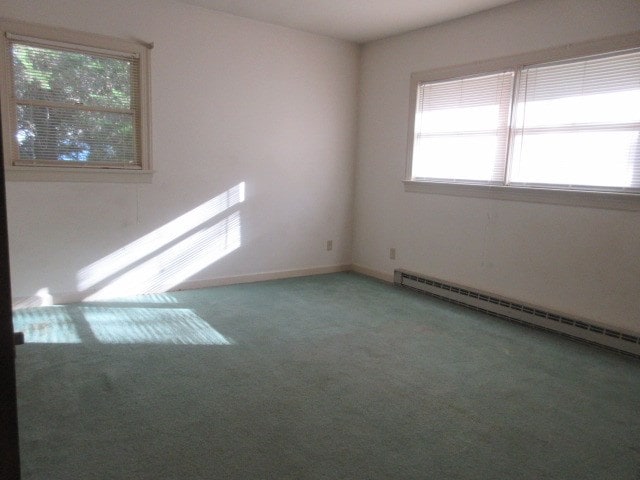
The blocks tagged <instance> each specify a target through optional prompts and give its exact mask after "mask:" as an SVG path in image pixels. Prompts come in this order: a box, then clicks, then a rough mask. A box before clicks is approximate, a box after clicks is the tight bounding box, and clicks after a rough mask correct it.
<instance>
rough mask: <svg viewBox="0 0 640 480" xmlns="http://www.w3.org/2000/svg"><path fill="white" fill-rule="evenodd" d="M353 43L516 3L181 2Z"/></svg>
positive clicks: (477, 0)
mask: <svg viewBox="0 0 640 480" xmlns="http://www.w3.org/2000/svg"><path fill="white" fill-rule="evenodd" d="M180 1H182V2H184V3H190V4H193V5H199V6H201V7H205V8H208V9H211V10H216V11H219V12H224V13H229V14H232V15H238V16H241V17H246V18H251V19H254V20H259V21H262V22H268V23H273V24H276V25H282V26H285V27H290V28H294V29H297V30H303V31H306V32H312V33H317V34H320V35H326V36H329V37H334V38H339V39H342V40H348V41H352V42H357V43H365V42H368V41H371V40H377V39H380V38H384V37H388V36H391V35H396V34H399V33H404V32H408V31H411V30H415V29H418V28H421V27H426V26H429V25H434V24H436V23H441V22H444V21H447V20H452V19H454V18H459V17H464V16H465V15H470V14H472V13H476V12H480V11H482V10H487V9H489V8H493V7H497V6H500V5H505V4H507V3H512V2H514V1H517V0H180Z"/></svg>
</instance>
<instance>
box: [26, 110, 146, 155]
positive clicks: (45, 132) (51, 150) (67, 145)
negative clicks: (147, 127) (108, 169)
mask: <svg viewBox="0 0 640 480" xmlns="http://www.w3.org/2000/svg"><path fill="white" fill-rule="evenodd" d="M17 114H18V115H17V117H18V118H17V120H18V122H17V124H18V130H17V133H16V140H17V142H18V145H19V151H20V160H21V161H26V162H29V161H40V162H52V161H60V162H70V161H76V162H85V163H87V164H91V163H108V164H114V165H120V166H131V165H135V164H136V155H135V146H134V135H133V130H134V128H133V124H134V123H133V116H132V115H131V114H123V113H111V112H91V111H83V110H69V109H61V108H50V107H40V106H33V105H19V106H18V107H17Z"/></svg>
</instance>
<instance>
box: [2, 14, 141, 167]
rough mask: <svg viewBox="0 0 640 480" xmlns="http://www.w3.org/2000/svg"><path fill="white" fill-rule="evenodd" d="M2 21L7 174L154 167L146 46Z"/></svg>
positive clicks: (4, 129) (4, 132) (3, 106)
mask: <svg viewBox="0 0 640 480" xmlns="http://www.w3.org/2000/svg"><path fill="white" fill-rule="evenodd" d="M2 27H3V31H2V42H3V65H2V67H3V72H4V75H5V77H4V81H3V82H2V87H1V88H2V114H3V117H2V119H3V122H2V124H3V135H4V138H3V139H4V144H5V154H4V156H5V168H6V170H7V173H8V174H10V173H11V172H15V171H18V172H27V173H31V172H34V171H35V172H39V173H42V172H57V173H63V174H71V175H73V174H74V172H78V171H82V172H92V173H94V174H95V173H99V172H109V173H119V174H120V175H121V176H122V174H124V175H126V174H136V173H145V172H149V171H150V168H151V165H150V159H149V146H148V142H149V127H148V104H149V99H148V88H147V82H148V78H147V76H148V68H147V62H148V59H147V56H148V53H147V50H148V48H147V47H146V46H144V45H140V44H137V43H133V42H126V41H122V40H119V39H112V38H109V37H101V36H93V35H88V34H83V33H76V32H71V31H68V30H57V29H49V28H47V27H42V26H35V25H27V24H22V23H17V22H11V23H8V24H7V23H6V22H5V23H3V24H2ZM8 178H11V177H10V176H9V175H8ZM45 178H46V177H45ZM63 178H64V177H63ZM106 178H107V179H113V178H115V177H113V176H106ZM27 179H28V177H27Z"/></svg>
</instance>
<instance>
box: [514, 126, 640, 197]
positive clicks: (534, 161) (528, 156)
mask: <svg viewBox="0 0 640 480" xmlns="http://www.w3.org/2000/svg"><path fill="white" fill-rule="evenodd" d="M514 145H515V152H514V157H516V158H517V159H518V161H517V162H514V165H513V167H512V171H511V175H512V178H517V179H526V182H528V183H531V184H548V185H559V186H566V187H589V186H594V187H620V188H632V187H634V186H635V185H638V182H639V181H640V179H638V178H637V173H638V172H637V169H634V167H633V166H634V164H636V165H637V164H638V163H639V162H640V156H639V153H640V134H639V133H638V132H633V131H606V130H604V131H575V132H557V133H527V134H524V135H522V134H520V135H517V136H516V137H515V142H514Z"/></svg>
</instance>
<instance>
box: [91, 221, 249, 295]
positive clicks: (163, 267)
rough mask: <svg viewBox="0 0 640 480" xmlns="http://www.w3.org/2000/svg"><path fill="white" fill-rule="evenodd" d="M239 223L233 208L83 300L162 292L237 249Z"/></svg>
mask: <svg viewBox="0 0 640 480" xmlns="http://www.w3.org/2000/svg"><path fill="white" fill-rule="evenodd" d="M240 224H241V222H240V213H239V212H234V213H232V214H231V215H229V216H228V217H226V218H224V219H223V220H221V221H220V222H218V223H216V224H215V225H213V226H212V227H208V228H203V229H201V230H199V231H197V232H195V233H193V234H192V235H190V236H188V237H187V238H185V239H184V240H181V241H180V242H178V243H176V244H175V245H173V246H171V247H170V248H167V249H166V250H164V251H162V252H161V253H159V254H158V255H156V256H155V257H152V258H150V259H149V260H147V261H145V262H143V263H141V264H139V265H137V266H135V267H133V268H132V269H130V270H128V271H127V272H125V273H123V274H122V275H121V276H119V277H117V278H116V279H114V280H113V281H111V282H110V283H109V284H108V285H106V286H105V287H103V288H101V289H100V290H99V291H97V292H96V293H94V294H92V295H89V296H88V297H86V298H85V300H86V301H96V300H106V299H110V298H115V297H121V296H125V295H137V294H146V293H154V292H166V291H167V290H170V289H171V288H173V287H175V286H176V285H178V284H180V283H181V282H182V281H184V280H186V279H187V278H189V277H191V276H193V275H194V274H196V273H197V272H199V271H200V270H203V269H204V268H206V267H208V266H209V265H211V264H212V263H214V262H216V261H217V260H219V259H220V258H222V257H224V256H225V255H228V254H229V253H231V252H232V251H234V250H236V249H238V248H239V247H240V245H241V230H240Z"/></svg>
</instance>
